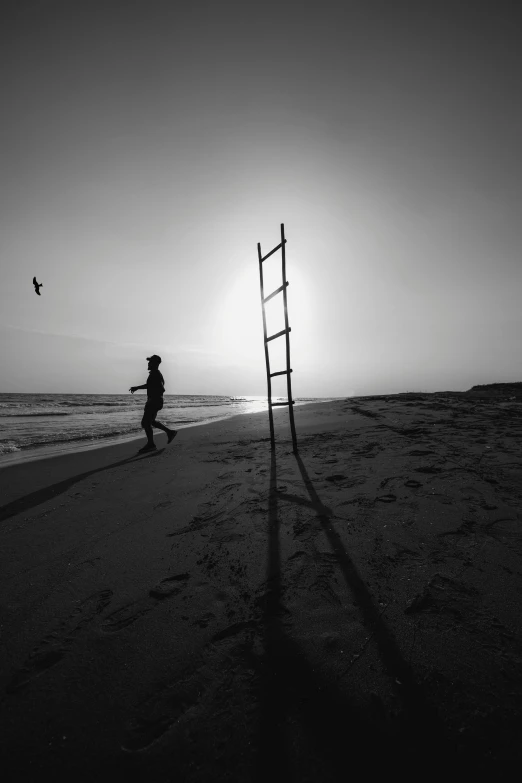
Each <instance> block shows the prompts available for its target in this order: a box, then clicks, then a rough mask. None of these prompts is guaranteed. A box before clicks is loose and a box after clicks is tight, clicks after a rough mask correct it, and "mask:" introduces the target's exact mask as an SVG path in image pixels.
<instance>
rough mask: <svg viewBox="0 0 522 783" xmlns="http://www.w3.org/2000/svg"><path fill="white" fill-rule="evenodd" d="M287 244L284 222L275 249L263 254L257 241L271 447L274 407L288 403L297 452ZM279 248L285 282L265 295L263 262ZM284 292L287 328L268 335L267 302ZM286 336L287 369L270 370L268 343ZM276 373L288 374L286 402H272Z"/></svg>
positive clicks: (293, 440) (295, 450)
mask: <svg viewBox="0 0 522 783" xmlns="http://www.w3.org/2000/svg"><path fill="white" fill-rule="evenodd" d="M285 245H286V239H285V226H284V223H281V242H280V244H279V245H277V247H274V249H273V250H271V251H270V253H267V254H266V256H262V255H261V244H260V243H259V242H258V243H257V255H258V258H259V280H260V285H261V307H262V309H263V334H264V341H265V361H266V382H267V387H268V419H269V422H270V444H271V446H270V447H271V449H272V450H273V449H275V435H274V417H273V414H272V408H275V407H276V406H278V405H288V414H289V416H290V430H291V432H292V444H293V449H292V450H293V452H294V454H297V438H296V434H295V422H294V409H293V405H294V401H293V400H292V381H291V378H290V375H291V373H292V369H291V367H290V332H291V329H290V327H289V325H288V303H287V299H286V289H287V288H288V280H287V279H286V255H285ZM278 250H281V260H282V267H283V269H282V272H283V284H282V285H281V286H279V288H276V290H275V291H272V293H271V294H269V295H268V296H267V297H265V293H264V284H263V262H264V261H266V259H267V258H270V256H271V255H273V254H274V253H276V252H277V251H278ZM280 293H282V294H283V305H284V310H285V328H284V329H282V330H281V331H280V332H277V334H272V335H270V337H267V333H266V312H265V304H266V303H267V302H268V301H270V299H272V298H273V297H274V296H277V294H280ZM283 335H284V336H285V339H286V370H278V372H270V354H269V350H268V343H269V342H270V341H271V340H275V339H277V338H278V337H282V336H283ZM275 375H286V385H287V390H288V400H287V401H286V402H272V378H273V377H274V376H275Z"/></svg>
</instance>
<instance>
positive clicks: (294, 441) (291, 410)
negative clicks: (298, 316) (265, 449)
mask: <svg viewBox="0 0 522 783" xmlns="http://www.w3.org/2000/svg"><path fill="white" fill-rule="evenodd" d="M285 244H286V239H285V226H284V223H281V255H282V266H283V304H284V308H285V331H286V334H285V339H286V370H287V373H286V385H287V391H288V413H289V416H290V430H291V432H292V445H293V452H294V454H296V453H297V436H296V434H295V422H294V406H293V402H292V376H291V372H290V327H289V326H288V302H287V296H286V289H287V286H286V285H285V283H286V252H285Z"/></svg>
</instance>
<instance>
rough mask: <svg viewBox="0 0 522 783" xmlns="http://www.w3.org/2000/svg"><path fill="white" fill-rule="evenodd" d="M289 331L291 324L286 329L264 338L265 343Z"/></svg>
mask: <svg viewBox="0 0 522 783" xmlns="http://www.w3.org/2000/svg"><path fill="white" fill-rule="evenodd" d="M291 331H292V327H291V326H289V327H288V329H282V330H281V331H280V332H278V333H277V334H273V335H272V336H271V337H267V338H266V340H265V343H269V342H270V340H275V338H276V337H281V335H282V334H286V333H287V332H291Z"/></svg>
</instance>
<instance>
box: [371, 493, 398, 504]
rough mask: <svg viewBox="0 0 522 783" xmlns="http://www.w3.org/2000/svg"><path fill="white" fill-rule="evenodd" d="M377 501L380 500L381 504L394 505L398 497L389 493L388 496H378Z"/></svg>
mask: <svg viewBox="0 0 522 783" xmlns="http://www.w3.org/2000/svg"><path fill="white" fill-rule="evenodd" d="M375 500H380V501H381V503H393V502H394V501H396V500H397V495H394V494H393V492H388V494H386V495H377V497H376V498H375Z"/></svg>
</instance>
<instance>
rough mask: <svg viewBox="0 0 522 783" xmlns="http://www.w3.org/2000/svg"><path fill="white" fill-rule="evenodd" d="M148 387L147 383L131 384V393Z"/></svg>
mask: <svg viewBox="0 0 522 783" xmlns="http://www.w3.org/2000/svg"><path fill="white" fill-rule="evenodd" d="M146 388H147V384H146V383H144V384H143V386H131V387H130V389H129V391H130V393H131V394H134V392H135V391H138V389H146Z"/></svg>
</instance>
